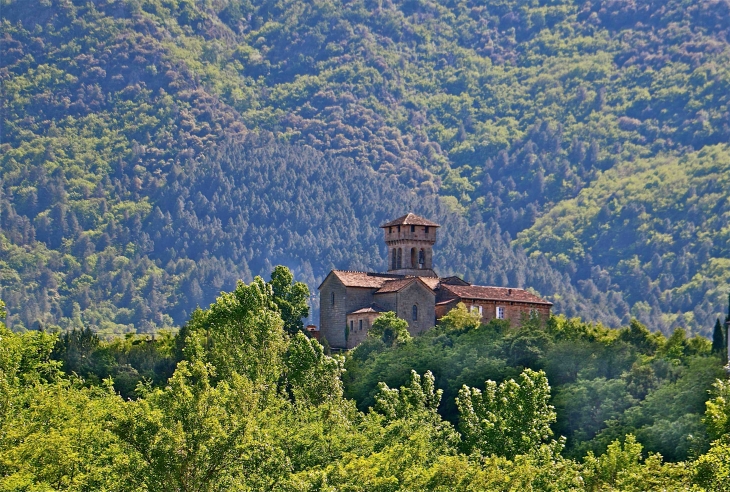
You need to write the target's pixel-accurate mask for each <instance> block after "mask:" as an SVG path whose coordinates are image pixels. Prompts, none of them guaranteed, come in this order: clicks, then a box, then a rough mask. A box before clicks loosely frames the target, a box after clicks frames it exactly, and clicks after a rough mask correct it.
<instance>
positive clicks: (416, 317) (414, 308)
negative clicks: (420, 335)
mask: <svg viewBox="0 0 730 492" xmlns="http://www.w3.org/2000/svg"><path fill="white" fill-rule="evenodd" d="M413 321H418V305H417V304H414V305H413Z"/></svg>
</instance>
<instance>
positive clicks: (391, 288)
mask: <svg viewBox="0 0 730 492" xmlns="http://www.w3.org/2000/svg"><path fill="white" fill-rule="evenodd" d="M416 279H417V277H408V278H402V279H398V280H388V281H387V282H385V283H384V284H383V286H382V287H381V288H380V289H379V290H378V291H377V292H375V293H376V294H386V293H388V292H398V291H399V290H401V289H402V288H403V287H406V286H407V285H410V284H411V282H415V281H416Z"/></svg>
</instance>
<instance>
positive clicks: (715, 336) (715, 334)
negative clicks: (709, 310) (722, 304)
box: [712, 318, 727, 354]
mask: <svg viewBox="0 0 730 492" xmlns="http://www.w3.org/2000/svg"><path fill="white" fill-rule="evenodd" d="M726 350H727V345H726V344H725V333H724V330H723V328H722V323H720V318H717V321H715V329H714V330H712V351H713V352H714V353H716V354H722V353H724V352H725V351H726Z"/></svg>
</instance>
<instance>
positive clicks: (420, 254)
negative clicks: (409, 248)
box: [418, 248, 426, 268]
mask: <svg viewBox="0 0 730 492" xmlns="http://www.w3.org/2000/svg"><path fill="white" fill-rule="evenodd" d="M425 263H426V255H424V254H423V248H421V249H420V250H419V251H418V266H419V267H421V268H423V265H424V264H425Z"/></svg>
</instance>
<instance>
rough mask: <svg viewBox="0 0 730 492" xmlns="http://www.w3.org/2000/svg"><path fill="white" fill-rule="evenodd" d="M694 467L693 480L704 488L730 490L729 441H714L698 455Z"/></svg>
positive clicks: (719, 490)
mask: <svg viewBox="0 0 730 492" xmlns="http://www.w3.org/2000/svg"><path fill="white" fill-rule="evenodd" d="M693 467H694V470H693V471H694V476H693V478H694V482H695V483H696V484H697V485H699V486H701V487H703V488H704V490H708V491H710V490H711V491H713V492H730V442H729V440H728V439H727V438H725V439H723V440H719V441H715V442H714V443H713V444H712V447H711V448H710V450H709V451H708V452H707V453H705V454H703V455H702V456H700V457H699V458H698V459H697V461H696V462H694V463H693Z"/></svg>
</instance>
